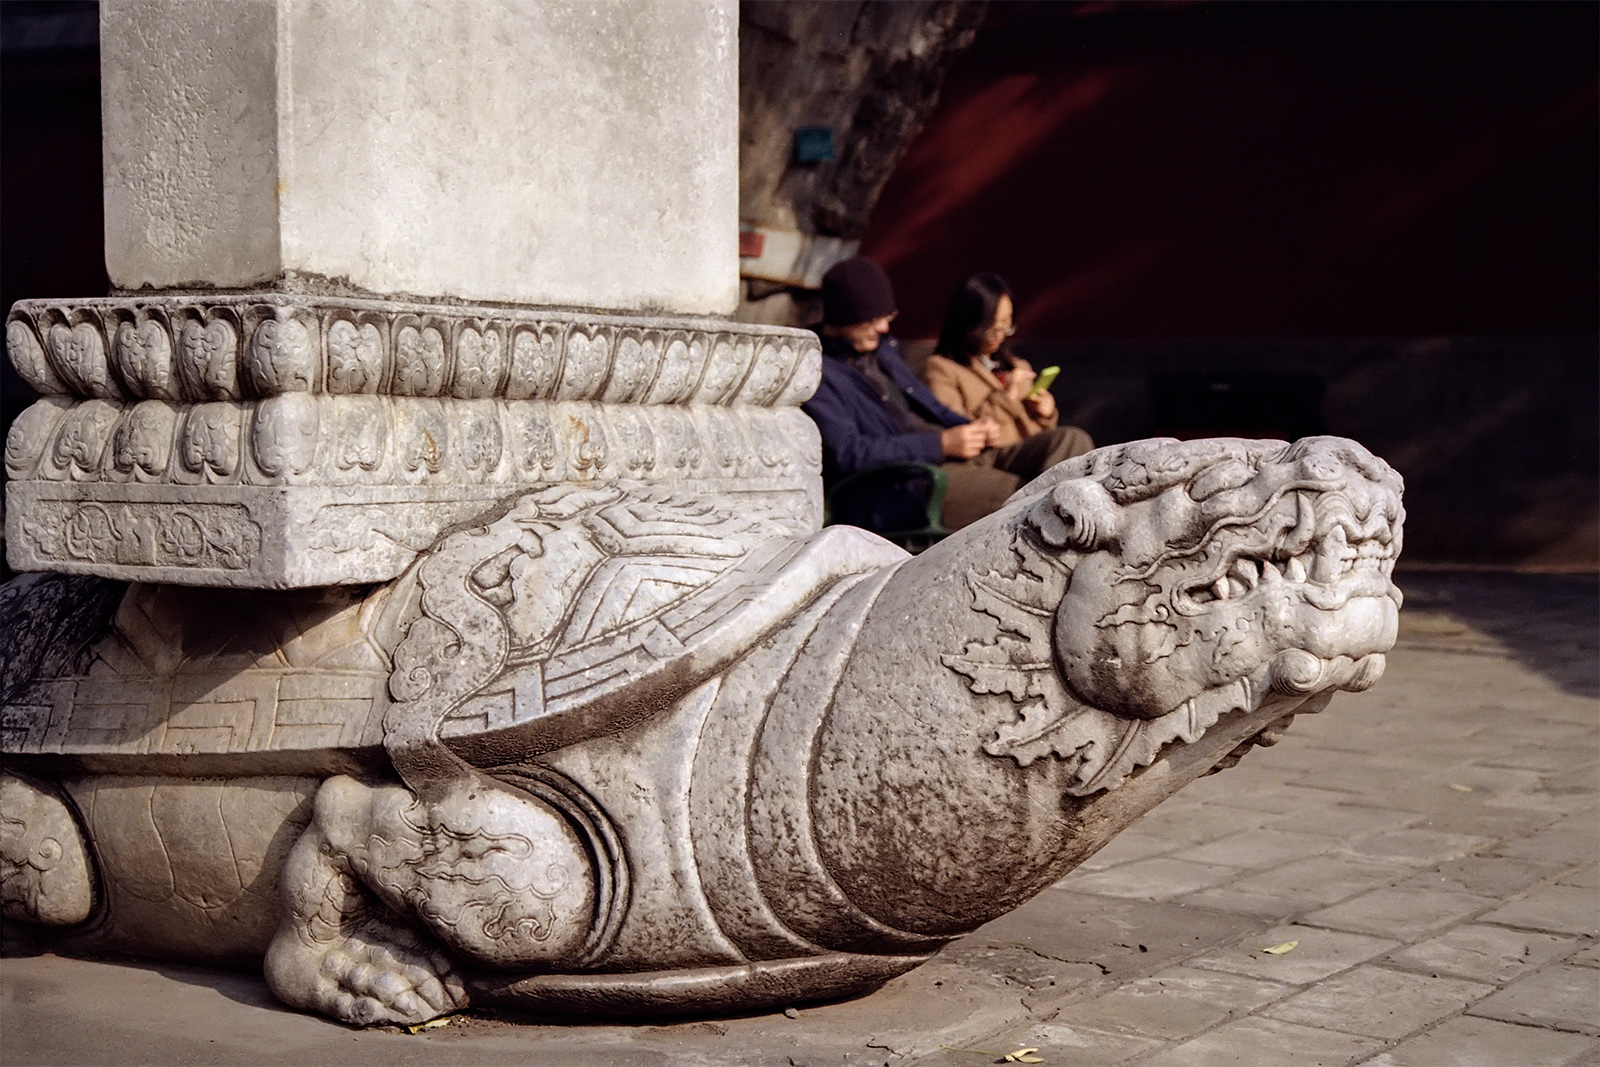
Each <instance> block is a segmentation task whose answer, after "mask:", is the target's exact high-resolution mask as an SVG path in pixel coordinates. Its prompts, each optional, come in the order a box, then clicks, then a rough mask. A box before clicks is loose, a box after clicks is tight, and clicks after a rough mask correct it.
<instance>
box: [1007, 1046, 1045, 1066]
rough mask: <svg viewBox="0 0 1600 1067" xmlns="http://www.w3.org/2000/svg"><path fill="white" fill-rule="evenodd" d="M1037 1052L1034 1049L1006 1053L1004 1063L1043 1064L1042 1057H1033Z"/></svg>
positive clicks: (1021, 1049) (1020, 1049)
mask: <svg viewBox="0 0 1600 1067" xmlns="http://www.w3.org/2000/svg"><path fill="white" fill-rule="evenodd" d="M1038 1051H1039V1050H1038V1049H1036V1048H1019V1049H1017V1051H1015V1052H1008V1053H1006V1057H1005V1060H1004V1062H1006V1063H1043V1062H1044V1057H1043V1056H1035V1055H1034V1053H1035V1052H1038Z"/></svg>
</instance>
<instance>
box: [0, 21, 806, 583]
mask: <svg viewBox="0 0 1600 1067" xmlns="http://www.w3.org/2000/svg"><path fill="white" fill-rule="evenodd" d="M736 33H737V10H736V5H735V4H734V3H733V0H704V2H700V0H696V2H688V0H626V2H617V0H613V2H606V0H601V2H596V3H569V2H566V0H470V2H466V0H382V2H373V0H104V2H103V3H102V5H101V66H102V83H103V132H104V140H105V198H106V261H107V265H108V267H109V270H110V274H111V278H112V282H113V284H114V285H115V286H116V287H117V291H116V292H114V293H113V295H112V296H110V297H107V298H90V299H82V300H34V301H23V302H21V303H19V304H17V305H16V307H14V308H13V309H12V310H11V312H10V314H9V316H8V318H7V323H6V342H7V349H8V351H9V354H10V356H11V358H12V361H13V362H14V363H15V364H16V365H17V367H18V369H19V371H20V372H21V373H22V374H23V375H24V377H26V378H27V379H28V381H29V382H30V383H32V384H33V385H34V386H35V387H36V388H37V389H39V391H40V392H41V393H43V394H45V399H44V400H41V401H40V402H39V403H38V404H36V405H34V407H32V408H30V409H29V410H28V411H27V412H25V413H24V414H23V416H22V417H21V418H20V419H19V420H18V421H17V423H16V424H15V426H14V427H13V430H12V432H11V434H10V436H9V438H8V440H7V443H6V467H7V473H8V475H9V476H10V478H11V482H10V484H9V486H8V489H7V503H8V507H7V514H6V522H7V531H6V536H7V551H8V555H9V559H10V562H11V564H12V566H13V567H15V568H17V569H18V570H56V571H65V572H69V573H86V574H100V575H106V576H110V577H116V578H127V579H136V580H142V581H157V582H172V583H179V584H194V585H218V586H235V587H247V588H263V587H265V588H293V587H305V586H317V585H327V584H335V583H351V582H373V581H382V580H386V579H389V578H392V577H394V576H396V575H398V574H399V573H400V572H401V571H402V570H403V569H404V568H405V567H406V566H407V565H408V564H409V563H410V561H411V560H412V559H413V558H414V557H415V554H416V553H417V552H418V551H420V550H421V549H423V548H425V547H426V546H427V545H428V544H430V543H431V542H432V540H433V539H434V537H435V536H436V535H437V534H438V532H439V531H440V530H442V529H444V528H445V527H447V526H449V525H451V524H454V523H458V522H462V521H465V520H467V519H470V518H472V517H474V516H476V515H478V514H480V513H481V512H483V511H484V509H486V508H487V507H490V506H492V505H493V504H494V503H495V502H496V501H499V500H502V499H504V498H505V497H507V496H509V495H511V494H513V493H515V492H517V491H519V490H520V489H522V488H525V487H529V486H534V485H543V484H550V483H559V482H574V483H583V484H607V483H616V484H618V485H619V486H624V487H625V485H626V484H634V483H650V484H661V483H671V484H673V485H681V486H683V487H684V488H685V489H686V490H688V491H690V492H694V493H697V494H700V495H702V496H704V497H705V498H707V499H711V500H722V501H725V502H727V506H729V507H738V506H740V505H739V502H740V501H751V500H753V499H754V497H760V498H762V499H763V501H764V503H763V507H764V508H767V509H772V508H777V509H778V510H779V511H780V512H784V513H788V514H793V515H794V516H795V517H796V521H797V522H798V523H799V525H800V526H802V527H803V526H805V525H808V524H809V525H813V526H814V525H815V524H816V522H817V521H819V517H820V493H821V478H820V472H819V470H818V455H819V450H818V444H817V437H816V431H815V427H814V426H813V425H812V424H811V422H810V420H808V419H807V418H806V417H805V416H804V415H803V414H802V413H801V412H800V411H799V410H798V405H799V403H800V402H801V401H802V400H804V399H805V398H806V397H807V396H809V395H810V393H811V391H812V390H813V389H814V388H815V386H816V381H817V376H818V373H819V361H820V354H819V350H818V347H817V344H816V340H815V338H814V337H813V336H812V335H811V334H809V333H806V332H804V331H797V330H787V329H781V328H773V327H758V326H747V325H740V324H735V323H733V322H731V321H729V319H728V318H727V316H728V315H729V314H730V313H731V312H732V311H733V309H734V307H735V305H736V303H737V294H738V243H737V241H738V190H737V181H738V163H737V154H738V145H737V141H738V130H737V95H738V92H737V89H738V87H737V64H738V56H737V48H736V41H735V36H736Z"/></svg>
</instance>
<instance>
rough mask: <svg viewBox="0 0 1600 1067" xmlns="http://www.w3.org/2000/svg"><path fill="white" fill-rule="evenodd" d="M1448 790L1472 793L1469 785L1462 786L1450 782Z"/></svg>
mask: <svg viewBox="0 0 1600 1067" xmlns="http://www.w3.org/2000/svg"><path fill="white" fill-rule="evenodd" d="M1450 788H1451V789H1454V790H1455V791H1456V792H1457V793H1471V792H1472V791H1473V789H1472V787H1471V786H1470V785H1462V784H1461V783H1459V782H1451V783H1450Z"/></svg>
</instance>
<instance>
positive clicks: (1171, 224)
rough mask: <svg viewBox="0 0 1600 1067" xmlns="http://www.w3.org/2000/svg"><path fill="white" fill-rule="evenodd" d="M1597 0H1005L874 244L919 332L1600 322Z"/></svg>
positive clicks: (1530, 331) (1424, 332) (1423, 329)
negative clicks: (960, 307) (954, 298)
mask: <svg viewBox="0 0 1600 1067" xmlns="http://www.w3.org/2000/svg"><path fill="white" fill-rule="evenodd" d="M1597 40H1600V5H1596V4H1593V3H1587V2H1577V3H1540V2H1501V3H1448V2H1442V3H1403V2H1389V3H1227V2H1196V3H1129V4H1082V3H1008V2H1004V0H1000V2H997V3H995V4H994V5H993V6H992V8H991V13H990V16H989V21H988V23H987V24H986V25H985V27H984V29H983V30H982V31H980V33H979V36H978V38H977V40H976V42H975V44H974V45H973V47H972V49H971V50H970V51H969V52H968V53H966V54H965V55H964V56H963V57H962V58H961V59H959V60H958V61H957V64H956V66H955V68H954V69H953V70H952V72H951V74H950V77H949V80H948V81H947V83H946V86H945V89H944V94H943V97H942V99H941V101H940V104H939V108H938V110H937V112H936V113H935V115H934V117H933V118H932V120H931V121H930V122H929V123H928V125H927V126H926V128H925V129H924V131H923V133H922V135H921V136H920V138H919V139H918V140H917V141H916V142H915V143H914V144H913V146H912V147H911V149H910V151H909V153H908V154H907V156H906V157H905V159H904V161H903V162H902V163H901V165H900V167H899V169H898V170H897V171H896V173H895V175H894V176H893V178H892V179H891V180H890V182H889V184H888V186H887V188H886V189H885V191H884V194H883V197H882V200H881V201H880V202H879V205H878V208H877V210H876V212H875V214H874V217H873V221H872V224H871V227H870V229H869V232H868V234H867V236H866V239H865V241H864V245H863V251H864V252H865V254H867V255H869V256H872V257H873V258H876V259H878V260H879V261H880V262H881V263H883V265H884V266H885V267H886V268H888V270H889V272H890V274H891V276H892V277H893V278H894V281H895V283H896V287H897V289H898V291H899V293H900V302H901V308H902V319H901V324H900V332H901V333H902V335H903V336H907V337H919V336H930V335H932V334H933V333H935V332H937V323H938V317H939V315H940V314H941V312H942V307H943V303H944V301H945V299H946V298H947V296H948V294H949V293H950V291H951V289H952V288H953V287H954V285H955V284H956V282H957V281H959V280H960V279H961V278H962V277H963V276H965V275H966V274H968V273H970V272H972V271H976V270H996V271H998V272H1000V273H1001V274H1003V275H1005V276H1006V277H1007V278H1008V279H1009V280H1010V281H1011V283H1012V285H1013V287H1014V288H1016V290H1017V291H1018V293H1019V296H1020V297H1021V300H1020V304H1021V308H1020V312H1021V314H1020V327H1021V330H1022V332H1023V334H1024V336H1029V337H1032V338H1034V339H1038V340H1045V339H1070V338H1087V337H1125V338H1158V337H1167V338H1172V337H1197V338H1206V337H1248V336H1258V337H1259V336H1278V337H1284V336H1298V337H1311V336H1316V337H1360V336H1390V337H1415V336H1458V337H1459V336H1483V335H1536V334H1542V335H1549V334H1569V335H1570V334H1590V335H1592V334H1593V333H1595V331H1596V323H1597V319H1600V304H1597V301H1600V296H1597V294H1600V273H1597V263H1600V250H1597V248H1600V246H1597V232H1600V210H1597V209H1600V178H1597V160H1600V113H1597V103H1596V96H1597V94H1596V81H1597V79H1596V69H1597V44H1596V42H1597Z"/></svg>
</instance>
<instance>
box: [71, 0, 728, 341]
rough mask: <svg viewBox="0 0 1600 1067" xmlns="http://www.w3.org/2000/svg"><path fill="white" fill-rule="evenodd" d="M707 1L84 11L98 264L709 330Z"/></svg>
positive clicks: (712, 139)
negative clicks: (697, 318) (101, 172)
mask: <svg viewBox="0 0 1600 1067" xmlns="http://www.w3.org/2000/svg"><path fill="white" fill-rule="evenodd" d="M737 19H738V13H737V9H736V5H735V4H733V3H732V2H728V0H706V2H699V0H696V2H688V0H626V2H619V0H602V2H600V3H588V2H584V3H570V2H565V0H383V2H380V3H373V2H371V0H104V2H103V3H102V5H101V34H100V41H101V54H102V70H103V72H104V73H103V83H102V97H103V108H102V110H103V115H104V118H103V128H104V141H105V144H104V149H105V200H106V263H107V267H108V269H109V271H110V275H111V279H112V283H113V284H114V285H116V286H119V287H121V288H125V289H137V288H140V287H143V286H151V287H154V288H157V289H162V288H172V287H183V286H194V285H202V286H215V287H249V286H258V285H264V284H270V283H273V282H275V281H277V280H279V279H280V278H281V277H282V276H284V275H285V274H292V275H303V276H309V277H312V278H322V279H329V280H332V281H334V282H336V283H339V284H344V285H349V286H351V287H354V288H357V289H361V290H366V291H368V292H375V293H385V294H390V293H392V294H411V295H417V296H424V297H428V298H438V297H451V298H458V299H463V300H473V301H506V302H511V303H527V304H546V305H567V306H580V307H600V308H606V309H614V310H647V309H648V310H657V311H670V312H675V313H687V314H727V313H729V312H731V311H732V310H733V308H734V306H735V304H736V302H737V299H738V291H737V288H738V273H739V261H738V196H739V190H738V83H737V82H738V56H737V44H736V36H737V32H738V21H737Z"/></svg>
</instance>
